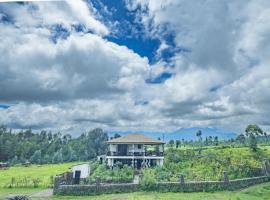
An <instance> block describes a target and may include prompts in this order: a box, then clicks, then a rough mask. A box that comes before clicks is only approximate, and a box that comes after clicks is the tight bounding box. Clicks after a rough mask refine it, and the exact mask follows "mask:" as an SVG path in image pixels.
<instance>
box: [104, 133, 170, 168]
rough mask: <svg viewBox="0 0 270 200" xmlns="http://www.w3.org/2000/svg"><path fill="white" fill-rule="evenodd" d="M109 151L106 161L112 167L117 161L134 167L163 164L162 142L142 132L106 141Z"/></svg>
mask: <svg viewBox="0 0 270 200" xmlns="http://www.w3.org/2000/svg"><path fill="white" fill-rule="evenodd" d="M107 144H109V152H108V153H107V155H106V161H107V164H108V166H109V167H111V168H113V166H115V164H116V163H117V162H120V163H122V164H127V165H129V166H133V167H134V168H136V169H140V168H145V167H150V166H163V161H164V156H163V152H164V144H165V143H164V142H163V141H161V140H157V139H154V138H150V137H147V136H145V135H143V134H129V135H126V136H123V137H119V138H115V139H112V140H109V141H108V142H107Z"/></svg>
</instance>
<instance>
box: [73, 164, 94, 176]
mask: <svg viewBox="0 0 270 200" xmlns="http://www.w3.org/2000/svg"><path fill="white" fill-rule="evenodd" d="M75 171H81V178H87V177H89V175H90V165H89V164H81V165H76V166H73V167H72V172H73V178H75Z"/></svg>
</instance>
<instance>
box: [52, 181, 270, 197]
mask: <svg viewBox="0 0 270 200" xmlns="http://www.w3.org/2000/svg"><path fill="white" fill-rule="evenodd" d="M268 181H270V177H269V176H261V177H254V178H245V179H236V180H227V179H225V180H224V181H205V182H184V180H183V179H182V182H181V181H180V182H162V183H156V184H153V185H151V187H149V188H148V189H147V190H150V191H158V192H200V191H217V190H237V189H241V188H245V187H248V186H251V185H255V184H259V183H264V182H268ZM139 190H140V185H139V184H135V183H128V184H100V183H98V184H94V185H58V186H57V187H55V188H54V194H59V195H96V194H109V193H125V192H135V191H139Z"/></svg>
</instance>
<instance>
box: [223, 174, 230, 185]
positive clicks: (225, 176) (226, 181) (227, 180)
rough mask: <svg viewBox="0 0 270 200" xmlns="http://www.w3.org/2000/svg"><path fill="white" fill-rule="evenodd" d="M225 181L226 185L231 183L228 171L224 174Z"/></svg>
mask: <svg viewBox="0 0 270 200" xmlns="http://www.w3.org/2000/svg"><path fill="white" fill-rule="evenodd" d="M223 179H224V183H226V184H228V183H229V176H228V173H227V172H226V171H224V172H223Z"/></svg>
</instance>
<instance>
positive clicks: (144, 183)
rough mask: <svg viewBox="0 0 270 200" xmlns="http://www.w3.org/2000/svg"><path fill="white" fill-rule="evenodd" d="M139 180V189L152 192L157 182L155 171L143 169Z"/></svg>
mask: <svg viewBox="0 0 270 200" xmlns="http://www.w3.org/2000/svg"><path fill="white" fill-rule="evenodd" d="M142 172H143V173H142V177H141V179H140V187H141V189H143V190H152V189H153V188H154V186H155V184H156V182H157V180H156V174H155V169H151V168H148V169H144V170H143V171H142Z"/></svg>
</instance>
